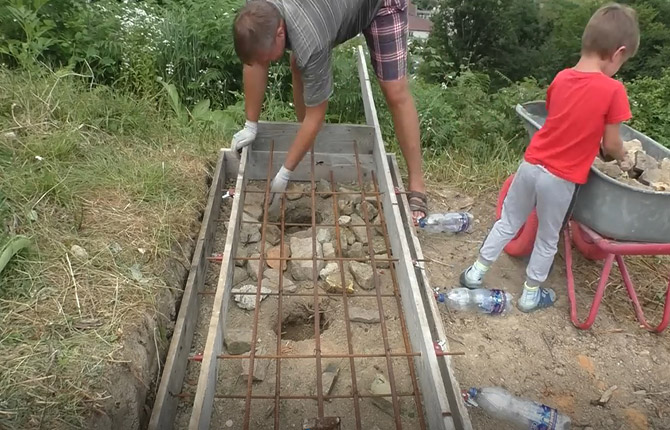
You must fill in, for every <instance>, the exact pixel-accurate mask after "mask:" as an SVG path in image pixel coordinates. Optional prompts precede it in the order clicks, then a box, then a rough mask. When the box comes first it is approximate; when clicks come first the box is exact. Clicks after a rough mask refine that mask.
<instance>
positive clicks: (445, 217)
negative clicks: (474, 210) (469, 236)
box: [419, 212, 475, 234]
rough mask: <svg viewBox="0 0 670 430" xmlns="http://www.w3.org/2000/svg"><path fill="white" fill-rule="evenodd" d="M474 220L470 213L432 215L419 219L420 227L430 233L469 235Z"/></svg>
mask: <svg viewBox="0 0 670 430" xmlns="http://www.w3.org/2000/svg"><path fill="white" fill-rule="evenodd" d="M474 219H475V217H474V216H472V214H470V213H468V212H449V213H444V214H430V215H428V216H427V217H424V218H421V219H419V227H421V229H422V230H424V231H426V232H428V233H449V234H457V233H464V232H465V233H467V232H469V231H470V230H471V229H472V223H473V221H474Z"/></svg>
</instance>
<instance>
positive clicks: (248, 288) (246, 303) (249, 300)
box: [231, 279, 272, 311]
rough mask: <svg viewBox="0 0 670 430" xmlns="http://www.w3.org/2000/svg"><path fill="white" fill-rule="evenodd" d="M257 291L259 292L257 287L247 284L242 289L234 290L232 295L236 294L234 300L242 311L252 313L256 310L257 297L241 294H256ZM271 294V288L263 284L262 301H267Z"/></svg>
mask: <svg viewBox="0 0 670 430" xmlns="http://www.w3.org/2000/svg"><path fill="white" fill-rule="evenodd" d="M266 281H267V279H266ZM257 291H258V286H257V285H251V284H247V285H244V286H242V287H240V288H233V290H232V291H231V293H232V294H234V296H233V300H235V303H236V304H237V306H239V307H240V308H241V309H245V310H248V311H252V310H254V309H256V296H255V295H251V294H239V293H256V292H257ZM271 292H272V290H271V289H270V288H268V287H266V286H263V285H262V284H261V297H260V299H261V301H263V299H265V298H266V297H267V296H268V294H269V293H271Z"/></svg>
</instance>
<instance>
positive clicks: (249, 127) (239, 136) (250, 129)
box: [230, 120, 258, 152]
mask: <svg viewBox="0 0 670 430" xmlns="http://www.w3.org/2000/svg"><path fill="white" fill-rule="evenodd" d="M257 131H258V123H257V122H253V121H249V120H247V122H245V123H244V128H243V129H242V130H240V131H238V132H237V133H235V135H234V136H233V141H232V142H231V143H230V147H231V149H233V150H234V151H237V152H241V151H242V148H244V147H245V146H247V145H249V144H250V143H252V142H253V141H254V140H256V132H257Z"/></svg>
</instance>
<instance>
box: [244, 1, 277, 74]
mask: <svg viewBox="0 0 670 430" xmlns="http://www.w3.org/2000/svg"><path fill="white" fill-rule="evenodd" d="M281 19H282V17H281V14H280V13H279V10H278V9H277V8H276V7H275V5H273V4H272V3H269V2H267V1H266V0H252V1H248V2H247V4H245V5H244V7H243V8H242V9H240V11H239V13H238V14H237V17H235V22H234V23H233V40H234V43H235V52H236V53H237V56H238V57H239V58H240V60H242V62H243V63H244V64H251V63H252V62H253V60H254V59H255V57H256V55H257V54H258V52H262V51H268V50H270V49H271V48H272V46H273V45H274V40H275V35H276V33H277V28H279V25H280V23H281Z"/></svg>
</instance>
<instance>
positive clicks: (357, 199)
mask: <svg viewBox="0 0 670 430" xmlns="http://www.w3.org/2000/svg"><path fill="white" fill-rule="evenodd" d="M340 192H341V193H355V192H356V191H353V190H350V189H348V188H344V187H342V188H340ZM341 198H343V199H344V200H348V201H350V202H351V203H352V204H353V205H354V206H355V205H357V204H359V203H360V202H361V195H360V194H342V195H341Z"/></svg>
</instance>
